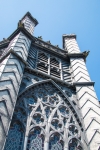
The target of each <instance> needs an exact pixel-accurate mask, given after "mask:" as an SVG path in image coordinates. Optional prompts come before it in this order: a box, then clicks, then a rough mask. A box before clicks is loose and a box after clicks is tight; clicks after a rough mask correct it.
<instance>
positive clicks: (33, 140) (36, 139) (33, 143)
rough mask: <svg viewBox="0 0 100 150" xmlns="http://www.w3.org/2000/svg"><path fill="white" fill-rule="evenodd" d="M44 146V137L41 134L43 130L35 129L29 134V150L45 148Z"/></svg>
mask: <svg viewBox="0 0 100 150" xmlns="http://www.w3.org/2000/svg"><path fill="white" fill-rule="evenodd" d="M43 147H44V137H43V135H41V130H40V129H34V131H33V132H31V133H30V134H29V138H28V143H27V150H43Z"/></svg>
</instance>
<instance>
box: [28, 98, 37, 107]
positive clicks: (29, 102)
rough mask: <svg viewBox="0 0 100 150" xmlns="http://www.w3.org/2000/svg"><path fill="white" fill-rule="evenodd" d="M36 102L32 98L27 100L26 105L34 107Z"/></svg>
mask: <svg viewBox="0 0 100 150" xmlns="http://www.w3.org/2000/svg"><path fill="white" fill-rule="evenodd" d="M36 102H37V101H36V99H35V98H34V97H33V96H31V97H28V98H27V104H31V105H35V104H36Z"/></svg>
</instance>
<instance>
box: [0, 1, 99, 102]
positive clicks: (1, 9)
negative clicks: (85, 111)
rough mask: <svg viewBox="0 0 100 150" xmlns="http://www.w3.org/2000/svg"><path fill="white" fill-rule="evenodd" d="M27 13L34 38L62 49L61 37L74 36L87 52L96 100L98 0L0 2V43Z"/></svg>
mask: <svg viewBox="0 0 100 150" xmlns="http://www.w3.org/2000/svg"><path fill="white" fill-rule="evenodd" d="M27 11H29V12H30V13H31V14H32V15H33V17H35V18H36V19H37V20H38V22H39V24H38V26H36V28H35V32H34V36H36V37H37V36H42V37H43V40H44V41H48V40H50V41H51V43H52V44H53V45H59V47H61V48H62V35H63V34H73V33H74V34H76V35H77V42H78V44H79V47H80V50H81V52H83V51H86V50H90V54H89V56H88V57H87V61H86V64H87V69H88V71H89V74H90V77H91V80H92V81H95V90H96V93H97V96H98V99H99V100H100V0H0V41H1V40H2V39H3V38H7V37H8V36H9V35H11V33H12V32H14V30H16V28H17V23H18V21H19V20H20V19H21V18H22V17H23V15H24V14H25V13H26V12H27Z"/></svg>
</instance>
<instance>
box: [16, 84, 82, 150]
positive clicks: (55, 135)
mask: <svg viewBox="0 0 100 150" xmlns="http://www.w3.org/2000/svg"><path fill="white" fill-rule="evenodd" d="M20 101H23V102H24V103H26V109H27V113H28V117H27V119H26V121H27V124H26V133H27V135H28V139H27V143H24V145H26V147H25V148H26V150H42V149H44V150H47V149H48V148H49V149H50V150H64V147H65V143H67V145H69V150H74V149H75V150H76V148H77V147H78V148H81V149H80V150H82V145H81V144H80V143H81V142H79V141H80V139H81V138H80V137H81V132H80V129H79V128H80V127H79V125H78V123H77V121H76V119H75V117H74V115H73V113H72V112H71V110H70V108H69V107H68V105H67V104H66V102H65V101H64V100H63V98H62V94H61V92H60V91H59V90H58V89H57V88H56V87H55V86H54V85H53V84H50V83H49V84H48V83H46V84H41V85H39V86H35V87H34V88H31V89H29V90H27V91H26V92H25V93H24V95H22V96H20V97H19V100H18V102H17V103H20ZM17 116H19V118H20V117H21V119H22V120H23V118H24V116H23V117H22V115H20V113H19V112H17ZM24 120H25V118H24ZM24 123H25V121H24ZM77 126H78V128H77ZM73 136H74V137H77V138H73ZM65 137H66V138H65ZM66 139H67V141H66ZM68 139H70V140H68ZM77 139H78V140H77ZM68 141H69V143H68ZM46 142H47V143H49V145H48V144H47V145H46V147H45V148H44V145H45V143H46ZM16 150H17V149H16Z"/></svg>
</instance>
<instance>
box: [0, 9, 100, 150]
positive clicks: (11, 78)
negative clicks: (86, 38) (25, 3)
mask: <svg viewBox="0 0 100 150" xmlns="http://www.w3.org/2000/svg"><path fill="white" fill-rule="evenodd" d="M37 24H38V22H37V20H36V19H35V18H33V17H32V16H31V14H30V13H29V12H28V13H26V15H25V16H24V17H23V18H22V19H21V20H20V21H19V23H18V28H17V30H16V31H14V33H13V34H12V35H11V36H10V37H8V39H7V40H3V41H2V42H0V54H1V57H0V78H1V80H0V150H99V146H100V142H99V141H100V140H99V139H100V132H99V131H100V105H99V101H98V99H97V97H96V93H95V91H94V88H93V86H94V82H92V81H91V79H90V76H89V74H88V71H87V68H86V65H85V60H86V57H87V55H88V52H83V53H81V52H80V49H79V47H78V44H77V42H76V36H75V35H63V48H64V49H60V48H59V47H58V46H53V45H52V44H51V43H50V41H48V42H45V41H43V40H42V37H38V38H36V37H34V36H33V35H32V34H33V32H34V28H35V26H36V25H37Z"/></svg>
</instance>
